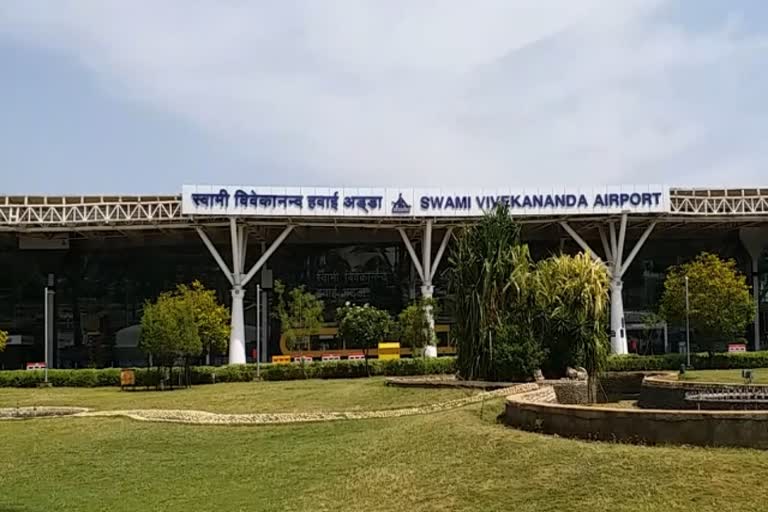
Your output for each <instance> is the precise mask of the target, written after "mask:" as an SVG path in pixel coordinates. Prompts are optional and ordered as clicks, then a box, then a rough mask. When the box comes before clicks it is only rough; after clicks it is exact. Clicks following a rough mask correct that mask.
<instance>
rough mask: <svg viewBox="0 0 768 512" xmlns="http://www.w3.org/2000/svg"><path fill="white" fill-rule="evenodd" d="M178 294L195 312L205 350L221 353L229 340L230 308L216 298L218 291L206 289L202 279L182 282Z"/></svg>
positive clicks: (198, 331)
mask: <svg viewBox="0 0 768 512" xmlns="http://www.w3.org/2000/svg"><path fill="white" fill-rule="evenodd" d="M176 296H177V297H178V298H179V299H180V300H182V301H184V302H187V303H188V304H189V305H190V306H191V308H192V311H193V312H194V317H195V326H197V334H198V336H199V337H200V341H201V343H202V345H203V351H204V352H205V353H206V354H208V355H210V354H211V353H214V352H216V353H221V352H223V351H224V350H226V348H227V342H228V341H229V330H230V325H229V322H230V316H229V309H227V308H226V306H223V305H222V304H219V302H218V301H217V300H216V292H215V291H213V290H208V289H206V288H205V287H204V286H203V285H202V284H201V283H200V281H193V282H192V284H190V285H186V284H181V285H179V286H178V287H177V288H176Z"/></svg>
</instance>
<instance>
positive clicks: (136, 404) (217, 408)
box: [0, 378, 470, 512]
mask: <svg viewBox="0 0 768 512" xmlns="http://www.w3.org/2000/svg"><path fill="white" fill-rule="evenodd" d="M468 394H470V391H467V390H460V389H417V388H395V387H389V386H385V385H384V380H383V379H382V378H371V379H350V380H338V379H336V380H302V381H288V382H237V383H225V384H209V385H201V386H194V387H192V388H190V389H175V390H173V391H121V390H120V388H117V387H103V388H40V389H37V388H26V389H18V388H0V407H16V406H27V405H71V406H81V407H90V408H94V409H99V410H107V409H193V410H202V411H209V412H227V413H248V412H298V411H303V412H310V411H312V412H314V411H353V410H372V409H392V408H396V407H407V406H414V405H424V404H429V403H434V402H440V401H444V400H451V399H453V398H461V397H464V396H467V395H468ZM0 512H2V510H0Z"/></svg>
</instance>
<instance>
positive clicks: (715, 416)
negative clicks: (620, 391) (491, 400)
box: [504, 386, 768, 449]
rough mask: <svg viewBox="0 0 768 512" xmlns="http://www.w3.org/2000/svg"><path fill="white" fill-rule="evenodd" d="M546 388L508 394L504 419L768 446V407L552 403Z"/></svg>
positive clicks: (562, 428) (566, 432)
mask: <svg viewBox="0 0 768 512" xmlns="http://www.w3.org/2000/svg"><path fill="white" fill-rule="evenodd" d="M545 388H546V386H545V387H543V388H542V389H545ZM542 389H538V390H536V391H532V392H526V393H522V394H518V395H511V396H508V397H507V400H506V408H505V413H504V421H505V423H506V424H507V425H510V426H512V427H516V428H520V429H523V430H528V431H533V432H542V433H546V434H556V435H559V436H563V437H575V438H581V439H588V440H601V441H619V442H626V443H638V444H680V445H699V446H729V447H742V448H760V449H768V411H759V412H757V411H669V410H650V409H648V410H643V409H619V408H609V407H588V406H580V405H566V404H559V403H557V402H556V401H553V399H552V396H553V394H554V389H552V391H542Z"/></svg>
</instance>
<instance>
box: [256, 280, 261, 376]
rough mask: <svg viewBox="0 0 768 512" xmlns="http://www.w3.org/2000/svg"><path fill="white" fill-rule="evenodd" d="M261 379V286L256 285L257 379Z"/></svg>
mask: <svg viewBox="0 0 768 512" xmlns="http://www.w3.org/2000/svg"><path fill="white" fill-rule="evenodd" d="M260 377H261V285H260V284H257V285H256V379H257V380H258V379H259V378H260Z"/></svg>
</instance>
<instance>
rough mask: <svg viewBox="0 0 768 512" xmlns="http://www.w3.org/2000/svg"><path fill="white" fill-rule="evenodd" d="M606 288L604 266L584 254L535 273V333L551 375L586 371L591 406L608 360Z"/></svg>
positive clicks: (543, 264)
mask: <svg viewBox="0 0 768 512" xmlns="http://www.w3.org/2000/svg"><path fill="white" fill-rule="evenodd" d="M609 283H610V277H609V275H608V270H607V269H606V267H605V265H604V264H603V263H600V262H598V261H595V260H594V259H593V258H591V257H590V256H589V255H588V254H586V253H579V254H577V255H575V256H569V255H566V254H563V255H559V256H553V257H551V258H547V259H546V260H542V261H540V262H539V263H538V264H537V268H536V276H535V286H534V287H535V294H536V309H537V311H538V314H539V321H538V332H539V336H541V339H542V340H546V341H545V342H546V343H547V345H548V348H549V354H550V358H549V361H548V363H549V366H550V369H554V370H556V371H559V372H562V371H563V370H564V369H565V366H577V365H580V366H584V368H585V369H586V370H587V374H588V375H589V380H590V382H589V393H590V398H591V399H592V400H594V399H595V398H596V394H595V390H596V385H597V377H598V375H599V373H600V372H602V371H603V370H604V369H605V365H606V362H607V358H608V334H607V332H606V330H605V325H606V323H607V318H608V287H609Z"/></svg>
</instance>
